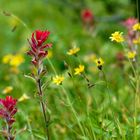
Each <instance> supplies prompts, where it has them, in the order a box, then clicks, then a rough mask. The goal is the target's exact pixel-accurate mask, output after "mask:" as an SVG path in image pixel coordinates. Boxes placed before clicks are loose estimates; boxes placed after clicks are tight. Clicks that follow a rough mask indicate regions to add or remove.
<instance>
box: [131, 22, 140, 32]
mask: <svg viewBox="0 0 140 140" xmlns="http://www.w3.org/2000/svg"><path fill="white" fill-rule="evenodd" d="M132 28H133V30H134V31H138V30H140V23H136V24H134V25H133V27H132Z"/></svg>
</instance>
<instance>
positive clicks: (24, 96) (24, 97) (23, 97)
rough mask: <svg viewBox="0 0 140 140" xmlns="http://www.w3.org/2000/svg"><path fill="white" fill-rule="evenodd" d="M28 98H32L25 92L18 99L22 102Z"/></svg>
mask: <svg viewBox="0 0 140 140" xmlns="http://www.w3.org/2000/svg"><path fill="white" fill-rule="evenodd" d="M28 99H30V97H29V96H28V95H27V94H25V93H24V94H23V95H22V96H21V97H20V98H19V99H18V101H19V102H22V101H25V100H28Z"/></svg>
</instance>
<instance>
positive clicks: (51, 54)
mask: <svg viewBox="0 0 140 140" xmlns="http://www.w3.org/2000/svg"><path fill="white" fill-rule="evenodd" d="M52 56H53V53H52V51H50V50H48V55H47V58H51V57H52Z"/></svg>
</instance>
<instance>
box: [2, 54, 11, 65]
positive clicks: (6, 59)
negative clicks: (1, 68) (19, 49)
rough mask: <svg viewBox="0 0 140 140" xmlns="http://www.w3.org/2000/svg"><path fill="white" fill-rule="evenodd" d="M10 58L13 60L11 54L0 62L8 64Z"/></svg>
mask: <svg viewBox="0 0 140 140" xmlns="http://www.w3.org/2000/svg"><path fill="white" fill-rule="evenodd" d="M12 58H13V55H12V54H7V55H5V56H4V57H3V58H2V62H3V63H4V64H8V63H9V62H10V61H11V59H12Z"/></svg>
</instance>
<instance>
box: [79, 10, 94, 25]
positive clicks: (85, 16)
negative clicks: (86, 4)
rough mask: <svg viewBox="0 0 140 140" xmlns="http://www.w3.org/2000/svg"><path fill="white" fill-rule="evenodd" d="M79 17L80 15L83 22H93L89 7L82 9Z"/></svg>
mask: <svg viewBox="0 0 140 140" xmlns="http://www.w3.org/2000/svg"><path fill="white" fill-rule="evenodd" d="M81 17H82V20H83V22H84V23H90V24H92V23H93V20H94V16H93V14H92V11H91V10H89V9H85V10H83V11H82V13H81Z"/></svg>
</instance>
